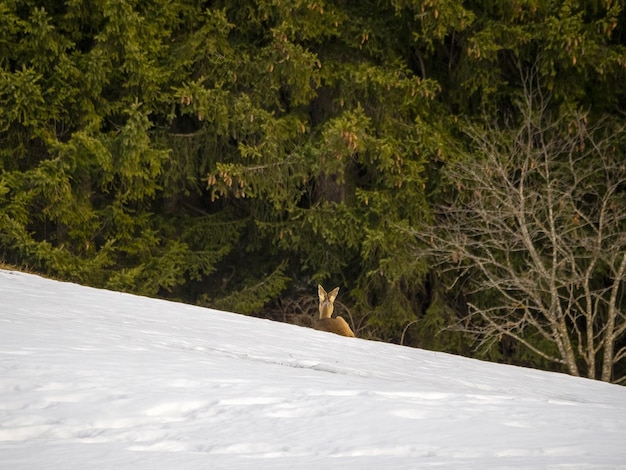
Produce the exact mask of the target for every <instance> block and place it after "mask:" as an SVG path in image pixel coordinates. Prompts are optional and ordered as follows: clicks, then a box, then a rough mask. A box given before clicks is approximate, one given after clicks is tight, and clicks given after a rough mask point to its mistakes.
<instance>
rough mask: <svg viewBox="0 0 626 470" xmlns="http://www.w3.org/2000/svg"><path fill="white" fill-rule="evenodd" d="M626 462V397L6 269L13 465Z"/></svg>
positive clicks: (606, 388) (2, 380)
mask: <svg viewBox="0 0 626 470" xmlns="http://www.w3.org/2000/svg"><path fill="white" fill-rule="evenodd" d="M552 466H565V467H570V468H618V467H620V466H621V467H622V468H626V387H618V386H615V385H609V384H604V383H599V382H594V381H590V380H584V379H576V378H573V377H569V376H566V375H561V374H551V373H546V372H540V371H534V370H528V369H522V368H515V367H510V366H502V365H496V364H489V363H484V362H480V361H476V360H470V359H465V358H461V357H456V356H451V355H447V354H442V353H434V352H429V351H422V350H416V349H410V348H403V347H399V346H394V345H389V344H382V343H376V342H371V341H364V340H360V339H353V338H344V337H340V336H336V335H333V334H330V333H323V332H318V331H314V330H310V329H306V328H300V327H297V326H292V325H286V324H281V323H275V322H270V321H265V320H259V319H254V318H248V317H245V316H241V315H235V314H231V313H224V312H218V311H215V310H208V309H202V308H198V307H193V306H188V305H182V304H177V303H170V302H165V301H159V300H154V299H147V298H142V297H135V296H131V295H126V294H120V293H115V292H109V291H103V290H96V289H91V288H86V287H81V286H77V285H74V284H68V283H60V282H56V281H51V280H47V279H43V278H40V277H37V276H33V275H28V274H22V273H15V272H8V271H0V468H2V469H45V468H54V469H81V470H82V469H94V468H103V469H104V468H106V469H131V468H132V469H168V470H169V469H194V468H197V469H219V468H224V469H226V468H228V469H237V468H250V469H258V468H266V469H287V468H288V469H294V468H297V469H303V468H304V469H326V468H337V469H365V468H372V469H374V468H376V469H383V468H384V469H392V468H402V469H404V468H428V467H440V468H476V469H488V468H511V467H514V468H533V469H536V468H547V467H552Z"/></svg>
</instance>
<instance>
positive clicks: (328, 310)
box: [313, 285, 354, 337]
mask: <svg viewBox="0 0 626 470" xmlns="http://www.w3.org/2000/svg"><path fill="white" fill-rule="evenodd" d="M317 293H318V295H319V297H320V307H319V308H320V317H319V319H316V320H315V321H314V322H313V328H315V329H316V330H320V331H328V332H330V333H335V334H338V335H341V336H350V337H354V333H353V332H352V330H351V329H350V327H349V326H348V323H346V321H345V320H344V319H343V318H341V317H335V318H332V314H333V310H334V309H335V305H334V304H335V299H336V298H337V294H338V293H339V287H336V288H334V289H333V290H331V291H330V292H326V291H325V290H324V288H323V287H322V286H321V285H318V286H317Z"/></svg>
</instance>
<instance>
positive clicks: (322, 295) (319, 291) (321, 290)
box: [317, 284, 326, 300]
mask: <svg viewBox="0 0 626 470" xmlns="http://www.w3.org/2000/svg"><path fill="white" fill-rule="evenodd" d="M317 295H319V296H320V300H324V298H325V297H326V291H325V290H324V288H323V287H322V285H321V284H318V285H317Z"/></svg>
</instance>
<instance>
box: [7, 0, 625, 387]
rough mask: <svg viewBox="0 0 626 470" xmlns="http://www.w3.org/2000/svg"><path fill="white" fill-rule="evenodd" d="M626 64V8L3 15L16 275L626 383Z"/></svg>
mask: <svg viewBox="0 0 626 470" xmlns="http://www.w3.org/2000/svg"><path fill="white" fill-rule="evenodd" d="M625 46H626V10H625V8H624V2H623V1H615V0H573V1H553V0H496V1H493V0H489V1H486V0H485V1H483V0H474V1H458V0H388V1H383V0H380V1H367V0H365V1H363V0H359V1H352V0H335V1H331V0H256V1H255V0H229V1H219V0H216V1H206V2H200V1H192V0H148V1H144V0H142V1H139V0H97V1H96V0H91V1H90V0H65V1H57V0H54V1H53V0H49V1H45V0H42V1H35V0H2V1H1V2H0V168H1V175H0V262H2V263H4V265H5V266H14V267H17V268H21V269H28V270H31V271H35V272H39V273H43V274H45V275H49V276H53V277H56V278H60V279H65V280H71V281H74V282H79V283H82V284H87V285H91V286H97V287H103V288H108V289H115V290H120V291H126V292H132V293H136V294H141V295H148V296H157V297H162V298H167V299H172V300H178V301H183V302H189V303H194V304H199V305H204V306H210V307H215V308H220V309H225V310H230V311H235V312H239V313H242V314H248V315H255V316H263V317H267V318H273V319H276V320H290V321H292V320H293V316H294V315H308V314H314V312H315V311H316V298H315V293H316V290H317V284H318V283H321V284H323V285H324V286H325V287H327V288H329V289H330V288H333V287H335V286H340V287H341V291H340V294H339V298H338V304H337V307H336V311H337V313H338V314H340V315H342V316H344V318H346V320H348V321H349V323H350V324H351V326H352V327H353V330H354V331H355V333H356V334H357V336H360V337H363V338H370V339H377V340H382V341H390V342H396V343H402V344H405V345H409V346H415V347H424V348H429V349H434V350H442V351H449V352H453V353H458V354H463V355H469V356H474V357H480V358H484V359H488V360H493V361H499V362H506V363H512V364H520V365H526V366H531V367H538V368H544V369H550V370H558V371H565V372H569V373H572V374H574V375H584V376H587V377H591V378H598V379H602V380H607V381H613V382H621V381H623V376H624V375H626V349H625V347H626V316H625V312H626V299H625V298H624V294H625V292H624V290H625V287H626V286H625V285H624V281H625V280H626V276H625V275H624V271H625V270H626V255H625V253H626V240H625V235H624V233H625V232H626V217H625V216H624V214H626V171H625V169H624V165H625V164H626V157H625V153H624V150H625V149H626V146H625V142H624V134H625V133H624V125H625V124H626V114H625V111H626V86H625V84H626V48H625ZM507 237H508V238H507Z"/></svg>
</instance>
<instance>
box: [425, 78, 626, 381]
mask: <svg viewBox="0 0 626 470" xmlns="http://www.w3.org/2000/svg"><path fill="white" fill-rule="evenodd" d="M526 85H527V87H526V93H525V97H524V100H523V102H522V104H521V105H520V111H521V112H520V115H521V118H522V119H521V123H519V124H518V125H517V126H515V127H513V126H506V128H504V127H503V126H500V127H496V128H491V129H485V128H478V127H471V128H469V129H468V135H469V137H470V141H471V146H470V148H471V152H472V155H471V157H467V158H464V159H458V161H457V162H455V163H449V164H448V165H447V167H446V169H445V171H446V174H447V177H448V178H450V182H452V183H453V184H454V187H455V189H456V190H455V191H454V195H453V196H451V198H450V202H449V203H448V204H446V205H445V206H442V207H441V208H440V210H439V211H438V214H437V215H436V217H435V220H434V222H433V224H432V226H431V227H430V228H428V229H426V230H424V231H421V230H420V231H416V235H417V236H418V238H419V239H420V240H421V241H422V243H423V245H425V246H427V247H428V248H427V249H426V252H427V253H428V254H430V255H432V259H433V260H435V262H436V263H437V264H438V266H440V267H441V268H442V269H444V270H446V271H450V272H452V273H453V274H454V275H453V277H452V278H453V279H454V280H455V281H454V282H457V283H458V282H460V281H461V280H463V282H464V286H470V288H469V291H470V292H469V294H470V295H469V298H470V299H471V301H470V303H469V304H468V312H469V313H468V316H467V317H466V318H464V319H463V321H462V322H460V323H459V325H462V328H463V329H464V330H465V331H468V332H472V333H474V334H476V335H477V336H478V337H479V338H480V340H481V343H483V344H484V343H489V342H493V341H498V340H501V339H502V338H503V337H509V338H512V339H513V340H514V341H516V342H518V343H519V344H521V345H523V346H524V347H526V348H528V349H530V350H531V351H533V352H534V353H536V354H537V355H539V356H541V357H543V358H544V359H546V360H548V361H551V362H553V363H557V364H560V365H562V366H563V367H564V368H565V369H566V370H567V371H568V372H569V373H570V374H572V375H585V376H587V377H590V378H596V379H601V380H604V381H615V382H620V381H624V380H625V379H626V377H613V373H614V370H615V366H616V365H617V364H618V363H619V362H620V361H622V360H624V359H625V358H626V346H624V344H626V340H625V332H626V314H625V311H624V310H625V307H626V302H625V299H624V287H625V286H624V281H625V279H626V169H625V165H626V158H625V157H624V154H623V151H624V147H623V146H620V144H621V143H622V142H620V139H622V140H623V136H624V132H623V129H622V130H621V132H613V133H609V132H607V129H609V128H610V126H609V125H608V121H605V122H603V123H601V124H598V125H596V126H590V125H589V124H588V120H587V117H586V116H585V115H583V114H577V113H574V114H568V115H567V117H561V118H559V119H551V118H550V115H549V112H548V104H547V100H546V99H544V97H543V95H542V94H541V92H540V90H537V89H535V90H533V89H531V87H530V86H529V85H530V83H527V84H526ZM620 345H621V347H620Z"/></svg>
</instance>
